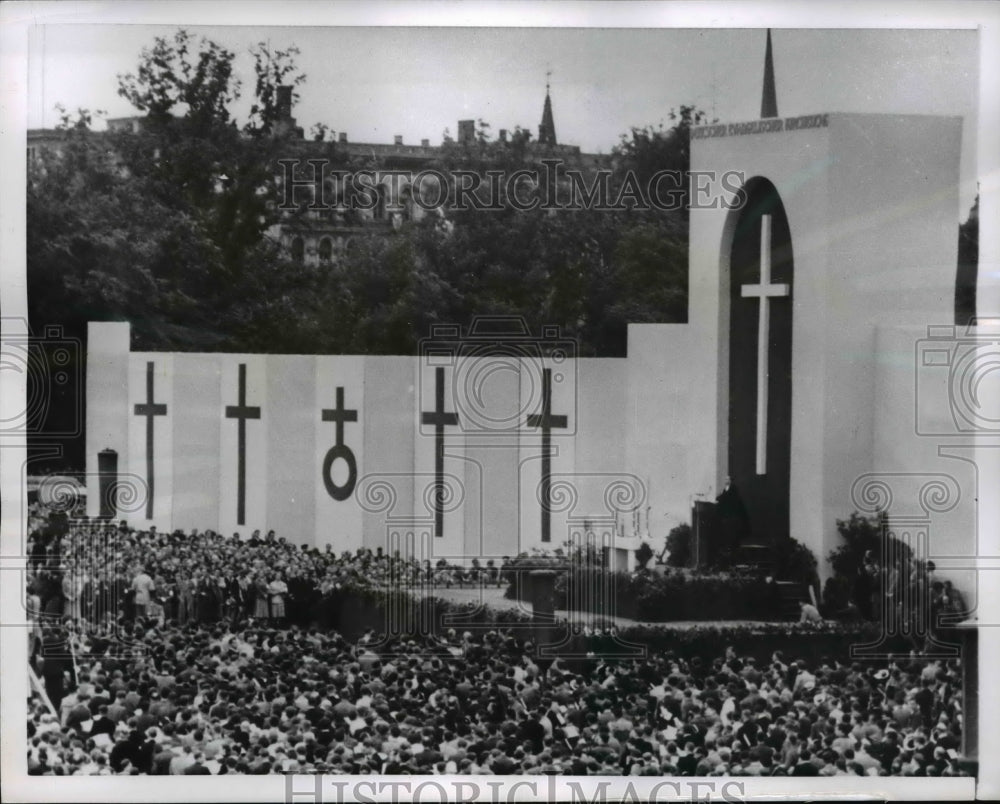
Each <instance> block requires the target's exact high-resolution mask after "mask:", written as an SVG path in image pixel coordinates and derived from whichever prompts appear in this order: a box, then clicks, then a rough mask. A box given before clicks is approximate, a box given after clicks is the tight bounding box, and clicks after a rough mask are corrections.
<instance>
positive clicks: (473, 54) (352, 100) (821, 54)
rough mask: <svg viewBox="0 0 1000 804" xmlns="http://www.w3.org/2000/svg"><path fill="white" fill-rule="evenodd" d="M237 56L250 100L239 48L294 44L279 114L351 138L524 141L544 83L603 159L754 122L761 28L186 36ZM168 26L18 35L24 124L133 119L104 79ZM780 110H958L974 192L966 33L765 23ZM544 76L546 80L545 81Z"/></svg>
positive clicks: (562, 122)
mask: <svg viewBox="0 0 1000 804" xmlns="http://www.w3.org/2000/svg"><path fill="white" fill-rule="evenodd" d="M187 27H188V29H189V30H190V31H191V32H192V33H194V34H196V35H198V36H205V37H208V38H209V39H212V40H214V41H217V42H219V43H220V44H222V45H224V46H225V47H228V48H229V49H230V50H232V51H233V52H235V53H236V54H237V59H236V72H237V74H238V75H239V76H240V77H241V78H242V80H243V86H244V97H243V98H242V99H241V101H240V102H239V104H238V105H237V107H236V108H235V109H234V111H235V112H236V114H237V116H244V115H245V114H246V111H247V109H248V108H249V104H250V102H251V99H250V95H251V93H252V87H253V69H252V59H251V57H250V56H249V53H248V50H249V48H250V47H251V46H252V45H253V44H254V43H256V42H259V41H262V40H263V41H267V42H269V43H270V45H271V47H273V48H285V47H288V46H290V45H293V44H294V45H296V46H298V48H299V49H300V50H301V54H300V55H299V57H298V58H297V61H298V63H299V65H300V67H301V69H302V71H303V72H304V73H306V75H307V81H306V83H305V84H304V85H303V86H302V87H301V88H300V95H301V97H300V101H299V103H298V105H297V106H296V108H295V111H294V114H295V117H296V118H297V119H298V123H299V125H301V126H303V127H304V128H305V130H306V132H308V131H309V129H310V128H311V127H312V125H313V124H315V123H317V122H323V123H325V124H326V125H327V126H329V127H330V128H331V129H332V130H334V131H337V132H340V131H345V132H347V134H348V136H349V138H350V139H351V140H352V141H355V142H392V138H393V136H394V135H397V134H401V135H402V136H403V140H404V142H407V143H419V142H420V140H421V139H423V138H427V139H429V140H430V141H431V143H432V144H437V143H439V142H440V141H441V138H442V134H443V132H444V131H445V129H448V131H449V132H450V133H451V134H453V135H454V134H455V133H456V123H457V121H458V120H459V119H465V118H474V119H482V120H484V121H486V122H487V123H489V124H490V125H491V127H492V131H493V133H494V135H495V134H496V132H497V131H498V130H499V129H500V128H508V129H513V128H514V127H515V126H516V125H520V126H521V127H528V128H530V129H531V130H532V132H533V133H534V134H537V127H538V123H539V121H540V119H541V112H542V104H543V101H544V97H545V85H546V80H548V81H550V83H551V94H552V104H553V111H554V115H555V123H556V132H557V135H558V138H559V141H560V142H563V143H567V144H572V145H579V146H580V147H581V148H582V149H583V150H584V151H588V152H603V153H607V152H608V151H610V149H611V148H612V147H614V145H615V144H616V143H617V142H618V141H619V139H620V136H621V135H622V134H623V133H625V132H627V131H628V130H629V129H630V128H631V127H633V126H646V125H653V126H656V125H659V124H661V123H662V124H664V125H667V126H669V125H670V118H669V115H670V111H671V109H676V108H677V107H679V106H680V105H681V104H696V105H698V106H700V107H701V108H703V109H705V110H706V111H707V112H709V113H710V114H714V116H715V117H717V118H719V119H720V120H722V121H732V120H748V119H755V118H757V117H758V116H759V111H760V94H761V83H762V76H763V60H764V43H765V31H764V29H747V28H742V29H635V28H633V29H608V28H601V29H594V28H589V29H585V28H544V29H540V28H420V27H406V28H403V27H395V28H392V27H390V28H386V27H381V28H366V27H339V28H338V27H270V26H269V27H261V26H255V27H244V26H226V27H223V26H211V27H199V26H187ZM176 28H177V26H176V25H173V26H155V25H103V24H102V25H96V24H95V25H91V24H76V25H58V24H54V25H52V24H50V25H39V26H37V27H36V28H35V29H34V30H33V31H32V34H31V36H30V38H29V73H28V80H29V86H28V98H27V101H28V126H29V128H37V127H50V126H53V125H54V124H55V123H56V122H57V120H58V116H57V113H56V112H55V110H54V107H55V105H56V104H57V103H62V104H63V105H65V106H66V107H68V108H70V109H76V108H77V107H83V108H89V109H103V110H105V111H106V112H107V113H108V115H109V116H110V117H118V116H125V115H129V114H133V113H135V111H134V110H133V109H132V108H131V107H130V106H129V104H128V103H127V102H126V101H125V100H124V99H122V98H120V97H118V95H117V91H116V90H117V77H116V76H117V75H118V74H119V73H126V72H130V71H134V70H135V68H136V65H137V64H138V59H139V54H140V51H141V50H142V48H143V47H144V46H148V45H150V44H151V43H152V42H153V39H154V37H156V36H158V35H160V36H164V35H166V36H170V35H172V34H173V32H174V31H175V30H176ZM772 36H773V47H774V62H775V82H776V86H777V97H778V112H779V114H780V115H781V116H789V115H798V114H809V113H814V112H834V111H842V112H885V113H916V114H937V115H960V116H962V117H963V118H964V120H965V124H964V136H963V148H962V178H963V190H962V205H963V209H968V207H969V205H970V204H971V201H972V198H973V197H974V196H975V177H976V161H975V141H976V127H977V117H976V112H977V106H978V89H979V81H978V65H979V52H978V47H979V45H978V37H977V34H976V32H975V31H974V30H917V29H910V30H894V29H878V30H864V29H862V30H857V29H854V30H837V29H775V30H774V31H773V34H772ZM549 71H551V76H550V77H548V76H547V73H548V72H549Z"/></svg>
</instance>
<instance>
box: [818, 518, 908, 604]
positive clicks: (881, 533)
mask: <svg viewBox="0 0 1000 804" xmlns="http://www.w3.org/2000/svg"><path fill="white" fill-rule="evenodd" d="M887 517H888V513H887V512H885V511H883V512H881V513H879V514H876V515H875V516H870V517H866V516H862V515H861V514H859V513H858V512H857V511H854V512H853V513H852V514H851V515H850V517H848V518H847V519H838V520H837V532H838V533H839V534H840V536H841V538H842V539H843V540H844V544H842V545H840V547H838V548H836V549H835V550H832V551H831V552H830V555H829V561H830V567H831V569H832V570H833V577H834V578H837V579H838V581H837V583H836V584H835V585H833V586H831V585H830V584H827V587H829V590H830V592H831V594H832V595H833V597H832V598H831V599H830V600H827V598H826V596H825V593H826V589H824V598H823V602H824V605H825V606H826V607H827V608H829V609H831V610H842V609H843V608H845V607H846V605H847V602H846V601H845V600H844V597H845V592H846V598H847V600H850V601H853V602H854V603H855V604H858V605H859V607H860V608H862V609H864V603H865V601H861V600H859V599H858V596H859V592H860V590H859V587H858V578H859V576H860V575H861V567H862V564H863V563H864V557H865V553H867V552H868V551H869V550H870V551H871V553H872V555H873V556H874V557H875V560H876V561H877V562H878V563H879V564H881V563H882V561H883V541H884V540H885V539H886V538H888V539H889V540H890V541H889V544H888V545H887V549H886V551H885V552H886V553H887V555H888V557H889V561H890V562H891V563H894V564H896V566H900V567H906V566H908V565H909V563H910V561H911V559H912V557H913V551H912V550H911V549H910V547H909V545H907V544H905V543H903V542H901V541H899V539H896V538H895V537H889V536H887V535H886V534H887V533H888V528H887V527H886V524H887Z"/></svg>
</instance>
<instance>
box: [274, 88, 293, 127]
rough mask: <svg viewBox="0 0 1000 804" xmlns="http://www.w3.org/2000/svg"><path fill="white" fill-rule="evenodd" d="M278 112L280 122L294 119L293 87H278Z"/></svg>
mask: <svg viewBox="0 0 1000 804" xmlns="http://www.w3.org/2000/svg"><path fill="white" fill-rule="evenodd" d="M276 91H277V96H278V97H277V107H278V108H277V112H278V119H279V120H291V119H292V88H291V87H284V86H281V87H278V88H277V90H276Z"/></svg>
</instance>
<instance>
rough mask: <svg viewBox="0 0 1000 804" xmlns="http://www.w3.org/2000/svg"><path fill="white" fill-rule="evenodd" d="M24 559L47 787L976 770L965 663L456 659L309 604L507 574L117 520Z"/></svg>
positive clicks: (458, 644)
mask: <svg viewBox="0 0 1000 804" xmlns="http://www.w3.org/2000/svg"><path fill="white" fill-rule="evenodd" d="M30 547H31V549H30V553H29V561H30V569H29V601H28V602H29V606H28V608H29V612H30V613H31V616H32V618H33V620H34V623H35V628H34V630H33V636H32V641H33V646H32V650H31V656H32V663H33V665H34V669H35V671H36V672H37V675H38V679H39V680H38V682H37V684H36V685H35V686H34V687H33V692H32V695H31V698H30V700H29V717H28V736H29V745H28V752H27V753H28V765H29V772H30V773H32V774H40V775H114V774H125V775H133V774H150V775H176V774H184V775H190V774H270V773H313V772H319V773H333V774H340V773H344V774H365V773H382V774H417V773H420V774H423V773H438V774H501V775H503V774H537V773H547V774H548V773H552V774H570V775H586V774H596V775H681V776H685V775H686V776H694V775H698V776H703V775H707V776H711V775H716V776H742V775H761V776H772V775H869V776H871V775H915V776H949V775H964V774H965V770H964V767H963V766H962V764H961V758H960V755H959V750H960V746H961V736H962V724H963V713H962V698H961V667H960V664H959V662H958V661H947V662H946V661H932V660H928V659H926V658H918V657H916V655H913V656H911V657H910V658H906V659H900V660H897V661H896V662H890V663H885V662H883V663H881V664H877V663H864V664H862V663H854V664H845V663H843V662H838V661H836V660H833V659H821V660H819V661H818V662H813V661H809V660H806V659H803V658H799V659H796V658H795V657H791V656H789V657H788V658H785V657H783V656H782V655H781V654H774V655H773V656H772V657H771V659H770V661H768V662H761V663H760V664H758V663H757V662H756V661H755V660H754V658H753V657H749V656H742V657H741V656H739V655H737V654H736V653H735V652H734V651H733V650H732V649H727V650H726V651H725V652H724V653H722V652H720V655H717V656H681V655H675V654H673V653H667V654H664V655H657V656H649V657H648V658H644V659H630V660H620V659H617V660H613V659H603V658H601V655H600V652H599V651H598V655H596V656H594V657H593V658H592V659H590V660H587V662H586V665H587V666H586V667H581V666H580V664H579V663H570V662H563V661H562V660H559V659H556V660H555V661H554V662H551V661H543V660H541V659H538V658H537V657H536V656H535V650H534V648H533V646H532V645H531V643H530V642H525V641H524V640H523V639H522V638H521V637H517V636H516V635H515V634H514V633H513V632H511V631H505V630H502V629H498V630H494V631H490V632H488V633H485V634H482V633H480V634H479V635H473V634H471V633H463V634H462V635H458V634H456V633H454V632H450V633H449V634H448V635H447V636H446V637H444V639H445V641H446V642H447V643H448V644H447V650H446V651H445V652H443V653H442V651H441V647H442V645H441V637H437V638H435V639H432V638H430V637H428V636H409V637H398V638H396V639H395V640H393V641H390V642H389V643H378V642H377V641H376V640H377V637H376V635H374V634H371V633H369V634H366V635H365V636H363V637H361V638H359V639H356V640H349V639H347V638H345V637H344V636H343V635H342V634H341V633H338V632H337V631H336V630H330V629H321V628H316V627H315V624H314V623H312V622H310V620H309V617H308V614H309V611H310V609H311V607H314V606H315V603H316V601H317V600H318V599H321V598H322V596H323V595H326V594H328V593H329V592H330V591H331V590H334V589H336V588H337V587H338V585H339V586H343V585H349V584H358V585H362V586H364V585H369V586H371V585H376V586H380V585H382V586H394V585H399V584H400V583H408V584H411V585H412V584H421V583H424V582H427V581H428V579H430V582H432V583H445V584H447V583H489V584H492V583H498V584H500V583H504V582H505V581H506V580H507V579H506V578H505V575H506V574H507V572H508V570H506V568H505V567H504V566H501V567H496V566H482V567H479V566H475V567H473V568H468V569H460V568H455V567H449V566H434V567H431V566H429V565H426V564H422V563H419V562H414V561H412V560H407V559H403V558H401V557H399V556H387V555H384V554H380V553H378V552H375V553H372V552H370V551H360V552H357V553H350V554H347V553H342V554H336V553H334V551H332V550H329V549H325V550H316V549H306V548H302V547H296V546H295V545H293V544H290V543H288V542H286V541H285V540H284V539H281V538H279V537H277V536H276V535H275V534H273V533H269V534H267V535H266V536H265V537H260V535H259V534H256V533H255V534H254V535H253V536H252V537H251V538H250V539H248V540H241V539H240V538H239V537H238V536H234V537H230V538H224V537H223V536H221V535H219V534H215V533H211V532H206V533H191V534H180V533H174V534H165V533H157V532H156V531H155V529H151V530H149V531H145V532H137V531H134V530H131V529H129V528H128V527H127V526H124V525H119V526H116V527H108V526H107V525H106V524H104V523H82V524H81V523H76V524H73V525H70V526H69V527H68V528H66V529H64V530H63V532H58V531H54V530H53V529H51V528H45V527H40V528H38V529H37V531H36V532H35V533H34V534H33V537H32V544H31V546H30ZM46 615H48V616H46Z"/></svg>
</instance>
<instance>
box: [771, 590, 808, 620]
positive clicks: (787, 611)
mask: <svg viewBox="0 0 1000 804" xmlns="http://www.w3.org/2000/svg"><path fill="white" fill-rule="evenodd" d="M777 585H778V596H779V599H780V601H781V602H780V604H779V606H780V608H779V610H778V616H780V617H781V619H782V620H784V621H786V622H797V621H798V619H799V617H800V616H801V614H800V612H799V601H800V600H805V601H807V602H810V597H809V587H807V586H806V585H805V584H804V583H800V582H798V581H778V582H777Z"/></svg>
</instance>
